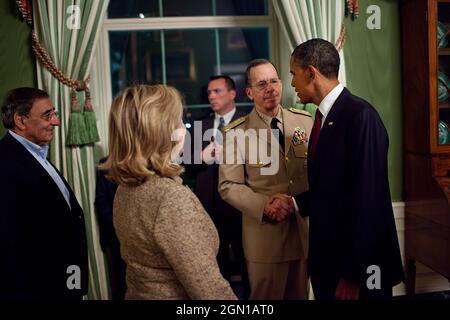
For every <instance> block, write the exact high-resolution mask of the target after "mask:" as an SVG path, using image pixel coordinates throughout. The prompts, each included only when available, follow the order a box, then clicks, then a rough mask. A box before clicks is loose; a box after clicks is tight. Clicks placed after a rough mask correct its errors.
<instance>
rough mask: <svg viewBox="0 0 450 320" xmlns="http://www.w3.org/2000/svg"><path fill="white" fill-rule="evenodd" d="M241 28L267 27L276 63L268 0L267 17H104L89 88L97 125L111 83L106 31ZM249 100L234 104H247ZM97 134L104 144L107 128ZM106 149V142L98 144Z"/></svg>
mask: <svg viewBox="0 0 450 320" xmlns="http://www.w3.org/2000/svg"><path fill="white" fill-rule="evenodd" d="M241 27H267V28H268V34H269V55H270V59H271V61H272V62H274V63H275V64H276V65H278V62H279V50H278V48H279V39H278V37H277V36H275V35H277V34H279V30H278V29H279V26H278V23H277V21H276V15H275V12H274V8H273V5H272V1H271V0H268V14H267V16H192V17H150V18H126V19H122V18H113V19H109V18H108V17H107V12H105V20H104V22H103V24H102V26H101V30H100V34H99V39H98V44H97V48H96V53H95V54H94V57H93V61H92V69H91V87H92V91H93V93H94V94H93V99H94V103H95V104H96V105H98V106H103V108H101V111H100V112H102V115H101V116H99V124H100V126H101V127H104V128H107V127H108V126H107V118H108V116H107V115H108V114H109V109H110V106H111V103H112V100H113V96H112V83H111V61H110V45H109V32H110V31H135V30H136V31H137V30H174V29H214V28H241ZM250 104H252V103H238V104H237V106H239V105H244V106H248V105H250ZM187 107H188V108H189V109H195V108H208V107H210V106H209V104H199V105H189V106H187ZM104 131H105V132H102V133H100V135H101V139H102V141H105V142H106V143H107V141H108V137H107V132H106V131H107V130H104ZM100 148H101V149H104V148H105V149H107V147H106V145H104V146H100Z"/></svg>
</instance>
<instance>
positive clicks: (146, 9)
mask: <svg viewBox="0 0 450 320" xmlns="http://www.w3.org/2000/svg"><path fill="white" fill-rule="evenodd" d="M151 17H159V6H158V0H151V1H149V0H127V1H124V0H111V1H110V2H109V5H108V18H110V19H114V18H151Z"/></svg>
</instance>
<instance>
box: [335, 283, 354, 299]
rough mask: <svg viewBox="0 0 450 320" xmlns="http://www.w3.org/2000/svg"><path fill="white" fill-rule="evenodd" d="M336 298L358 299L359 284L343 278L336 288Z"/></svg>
mask: <svg viewBox="0 0 450 320" xmlns="http://www.w3.org/2000/svg"><path fill="white" fill-rule="evenodd" d="M335 298H336V300H358V299H359V286H358V285H356V284H353V283H351V282H349V281H347V280H344V279H341V280H339V283H338V285H337V288H336V293H335Z"/></svg>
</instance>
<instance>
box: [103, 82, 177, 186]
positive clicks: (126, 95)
mask: <svg viewBox="0 0 450 320" xmlns="http://www.w3.org/2000/svg"><path fill="white" fill-rule="evenodd" d="M182 114H183V106H182V97H181V94H180V93H179V92H178V90H177V89H175V88H173V87H169V86H163V85H136V86H132V87H128V88H126V89H124V90H123V91H122V92H121V93H120V94H119V95H118V96H117V97H116V98H115V99H114V101H113V103H112V105H111V111H110V114H109V157H108V160H107V161H106V162H105V163H104V164H103V165H101V166H100V168H101V169H104V170H108V171H109V172H108V176H109V178H110V179H111V180H113V181H114V182H116V183H118V184H125V185H139V184H141V183H143V182H145V180H146V179H147V178H148V177H149V176H151V175H154V174H155V173H156V174H159V175H161V176H165V177H174V176H178V175H179V174H180V173H181V172H182V171H183V168H182V167H181V166H180V165H178V164H176V163H174V162H172V161H171V155H172V150H173V149H174V147H175V146H176V145H177V141H172V139H171V137H172V134H173V132H174V131H175V130H177V129H179V128H180V124H182Z"/></svg>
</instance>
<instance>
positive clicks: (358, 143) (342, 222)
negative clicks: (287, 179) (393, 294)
mask: <svg viewBox="0 0 450 320" xmlns="http://www.w3.org/2000/svg"><path fill="white" fill-rule="evenodd" d="M388 144H389V141H388V135H387V132H386V129H385V127H384V125H383V123H382V121H381V119H380V117H379V115H378V113H377V112H376V110H375V109H374V108H373V107H372V106H371V105H370V104H369V103H368V102H366V101H364V100H362V99H360V98H358V97H356V96H353V95H352V94H351V93H350V92H349V91H348V90H347V89H344V91H343V92H342V93H341V94H340V95H339V97H338V99H337V100H336V102H335V103H334V105H333V106H332V108H331V110H330V112H329V113H328V116H327V118H326V119H325V122H324V124H323V126H322V129H321V132H320V136H319V140H318V143H317V148H316V155H315V157H314V161H312V159H311V154H310V152H308V178H309V191H307V192H305V193H303V194H301V195H299V196H297V197H296V201H297V203H298V205H299V206H300V211H301V213H302V215H303V214H306V215H308V214H309V216H310V242H309V243H310V256H309V259H310V269H309V271H310V274H311V279H312V282H313V287H314V282H316V283H319V284H320V285H325V286H326V285H327V283H328V284H330V285H331V286H333V285H335V284H336V283H337V280H338V279H340V278H344V279H347V280H349V281H352V282H354V283H356V284H360V285H362V286H365V285H366V280H367V278H368V277H369V276H370V275H371V274H372V273H371V274H367V272H366V271H367V267H368V266H370V265H377V266H379V267H380V269H381V282H382V285H384V286H393V285H395V284H398V283H399V282H400V281H401V280H402V279H403V269H402V262H401V258H400V249H399V244H398V239H397V232H396V228H395V222H394V216H393V210H392V202H391V196H390V191H389V182H388V173H387V171H388V168H387V166H388V161H387V154H388Z"/></svg>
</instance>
